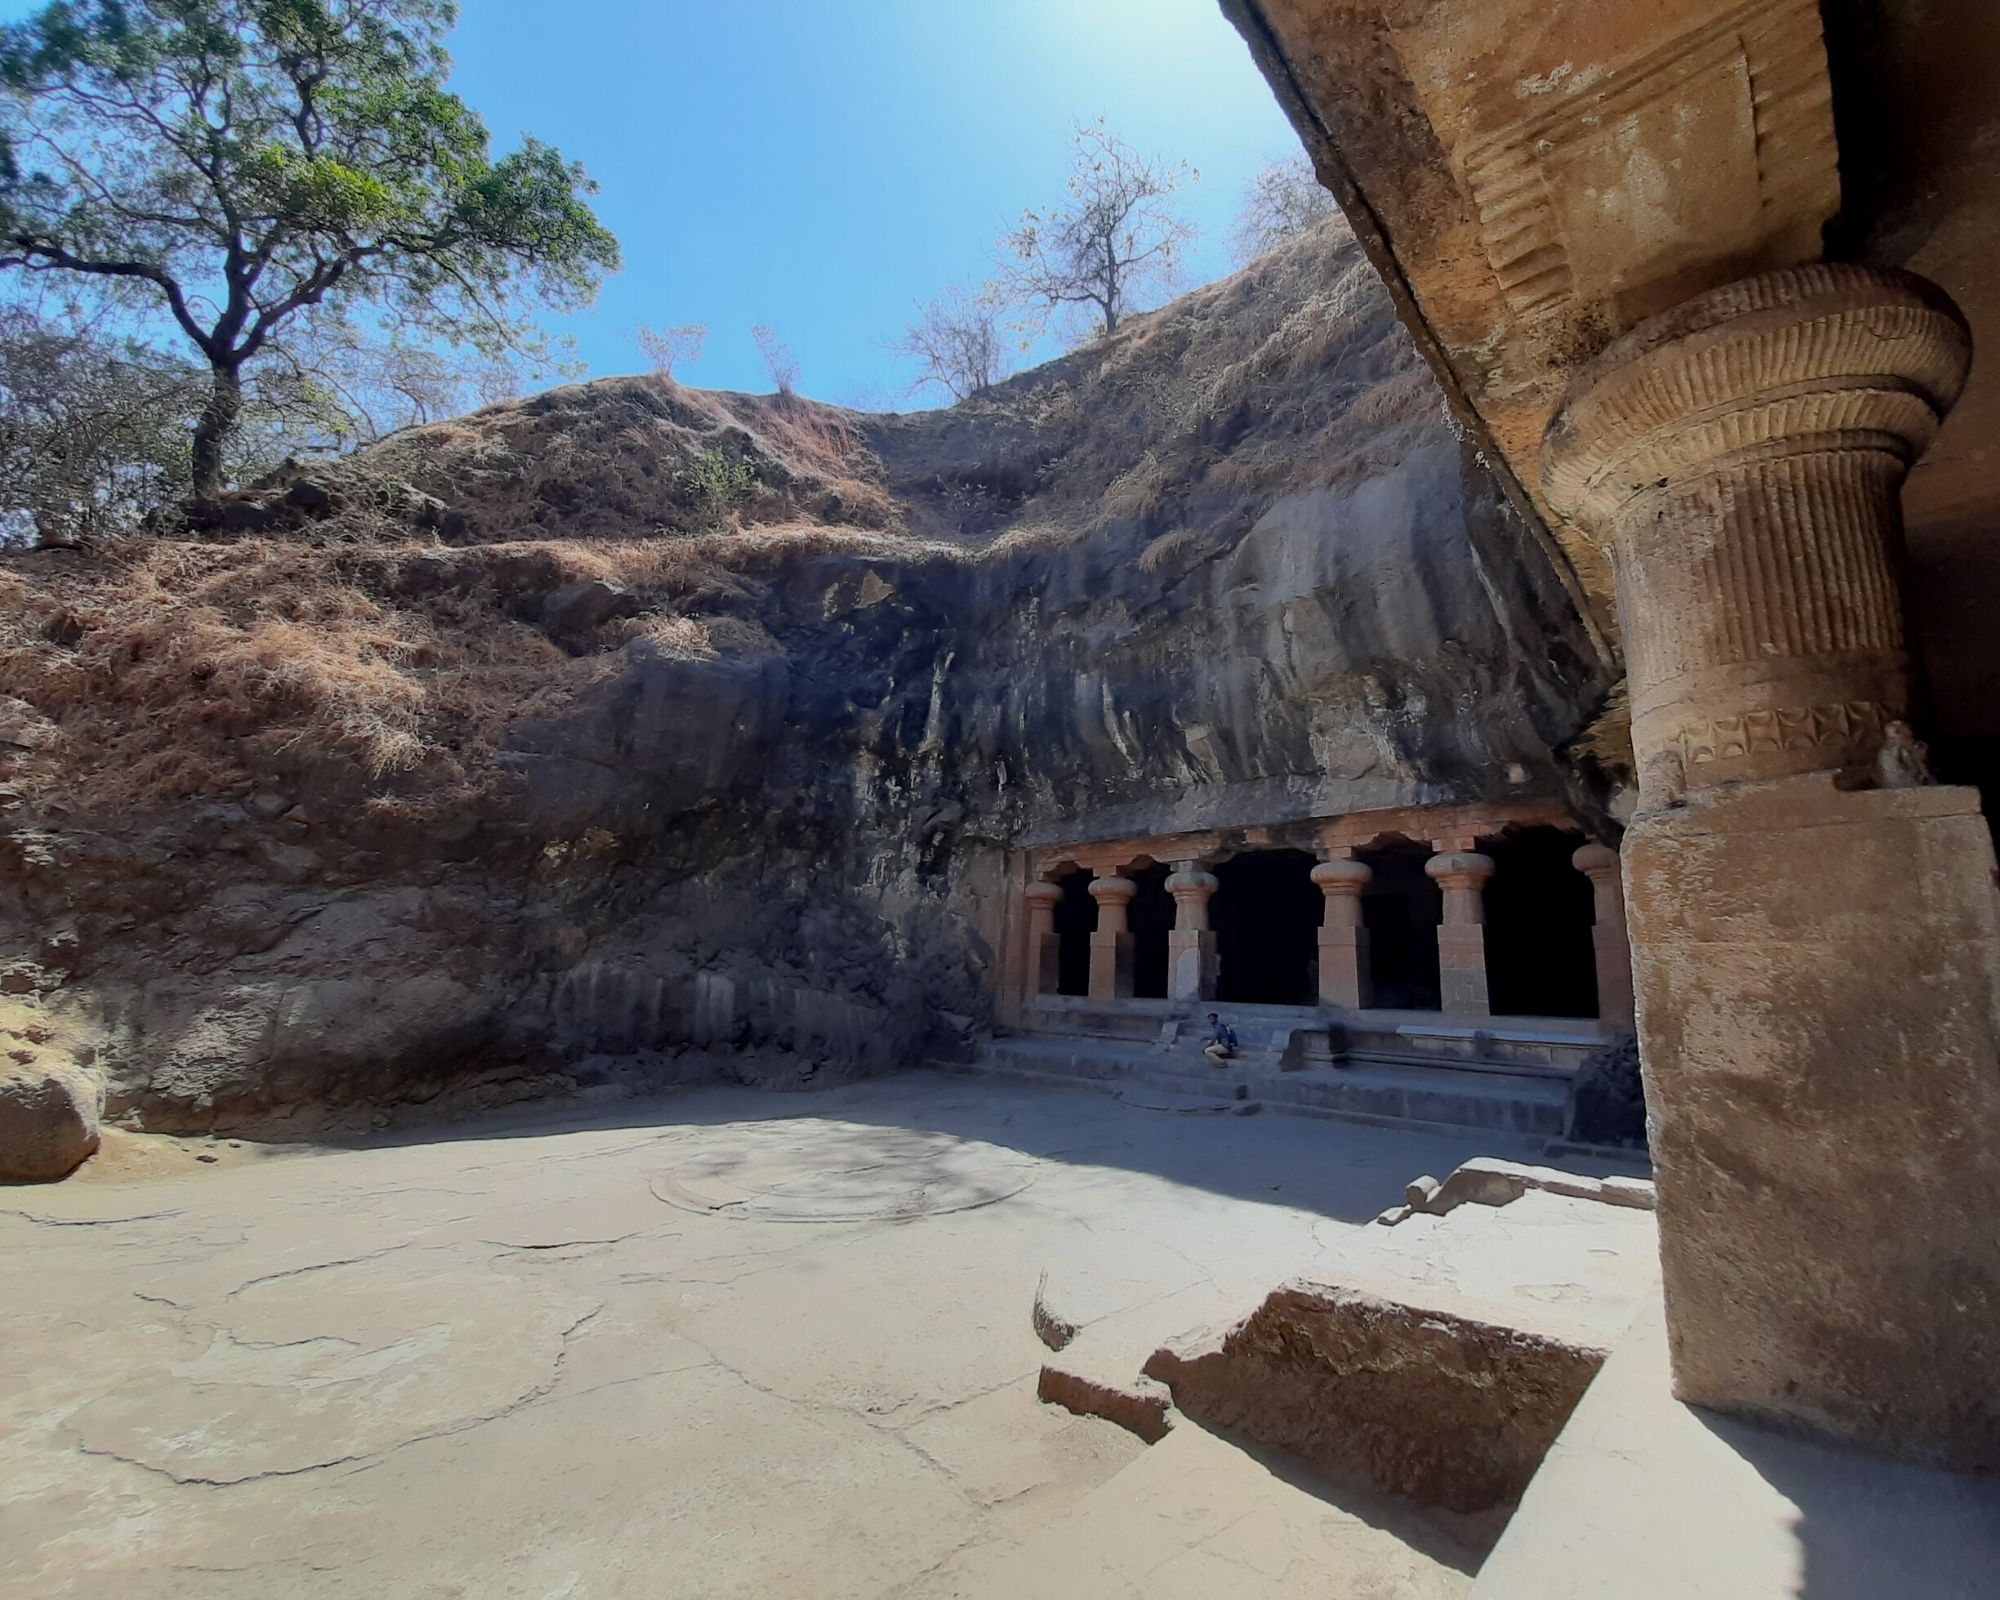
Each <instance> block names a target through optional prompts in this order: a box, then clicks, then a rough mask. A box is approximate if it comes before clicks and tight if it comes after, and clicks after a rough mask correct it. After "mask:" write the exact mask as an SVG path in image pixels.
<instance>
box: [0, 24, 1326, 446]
mask: <svg viewBox="0 0 2000 1600" xmlns="http://www.w3.org/2000/svg"><path fill="white" fill-rule="evenodd" d="M28 9H30V7H28V6H26V5H15V4H11V3H9V4H6V5H4V7H0V11H4V12H16V13H18V12H24V11H26V10H28ZM451 48H452V54H453V56H454V58H455V60H456V62H457V70H456V73H455V75H454V78H453V86H454V87H455V88H456V89H457V90H458V92H459V93H461V94H462V95H464V96H465V98H466V99H467V100H468V101H469V102H470V103H471V104H472V105H473V106H475V107H476V108H478V109H479V110H480V111H481V112H482V113H484V115H485V117H486V119H487V123H488V126H489V127H490V128H491V129H492V130H493V134H494V137H495V140H496V143H498V144H499V145H500V146H501V147H502V148H505V147H508V146H511V145H512V144H513V143H514V142H515V141H516V140H517V139H518V137H519V135H520V134H522V133H524V132H532V133H534V134H535V135H537V136H538V137H540V138H543V139H546V140H548V141H549V142H551V143H553V144H555V145H557V146H558V147H559V148H560V149H561V150H562V151H563V153H564V154H565V155H567V156H569V157H571V158H572V159H574V160H580V161H582V162H583V163H584V165H585V166H586V167H587V168H588V169H589V171H590V173H591V175H592V176H593V177H594V178H596V180H597V181H598V182H599V183H600V184H601V185H602V186H603V190H602V193H601V194H600V195H599V196H598V205H599V213H600V215H601V216H602V217H603V219H604V221H605V223H606V224H607V225H608V226H609V227H610V228H611V230H612V231H613V232H614V233H616V234H617V235H618V238H619V240H620V242H621V243H622V244H623V246H624V250H625V270H624V272H623V273H622V274H620V275H619V276H618V277H617V278H615V279H613V280H612V281H611V282H609V283H608V284H607V285H606V286H605V289H604V293H603V295H602V297H601V298H600V300H599V301H598V303H597V305H596V307H595V308H594V309H593V310H591V311H590V312H587V313H585V314H583V315H582V316H579V317H574V318H569V319H565V320H564V322H563V323H562V324H560V325H561V326H563V327H565V328H566V329H567V330H568V331H569V332H571V333H573V334H574V336H575V337H576V340H577V343H578V346H579V353H580V354H581V355H582V356H583V357H584V358H585V359H586V360H587V361H588V362H589V365H590V369H591V372H592V373H593V374H594V375H599V376H602V375H604V374H608V373H616V372H630V371H637V370H641V369H642V368H643V365H644V363H643V361H642V359H641V358H640V356H639V353H638V351H637V348H636V347H635V346H634V344H633V343H632V337H631V336H632V330H633V328H634V327H635V326H636V325H638V324H640V323H651V324H654V325H656V326H665V325H671V324H675V323H683V322H699V323H705V324H706V325H707V326H708V328H709V341H708V349H707V353H706V354H705V355H704V357H703V359H702V361H701V363H700V364H699V365H698V366H696V367H693V368H689V369H687V370H686V371H685V372H684V373H683V374H682V376H683V377H684V378H685V379H686V380H687V381H689V382H693V383H696V384H700V385H702V386H703V387H707V388H743V389H768V388H769V387H770V384H769V382H768V381H767V379H766V378H765V376H764V373H763V368H762V364H761V362H760V361H759V360H758V358H757V355H756V351H755V349H754V347H753V346H752V344H751V342H750V333H749V330H750V326H751V324H753V323H756V322H768V323H770V324H772V325H773V326H774V327H775V328H776V329H777V330H778V332H779V333H780V334H781V335H782V336H783V337H784V338H785V339H786V340H787V341H788V342H789V343H790V344H791V346H792V347H793V349H794V351H795V352H796V354H797V356H798V358H799V361H800V364H801V367H802V369H803V376H802V378H801V381H800V388H801V389H802V390H803V391H804V392H806V393H807V394H810V395H813V396H815V397H816V398H820V399H825V400H832V401H837V402H842V403H846V404H856V405H867V406H870V407H874V408H902V407H906V406H908V405H910V404H912V403H915V402H912V401H911V400H909V399H908V398H906V397H905V394H904V391H905V389H906V387H907V385H908V383H909V381H910V378H911V377H912V376H913V373H912V369H911V367H910V364H909V362H908V361H907V360H906V359H905V358H900V357H897V356H894V355H892V354H890V353H889V352H888V351H887V350H886V349H884V348H883V347H884V345H885V344H887V343H888V342H890V341H892V340H893V339H894V338H895V337H896V335H897V334H898V332H899V331H900V330H901V328H902V327H903V325H904V324H905V323H906V322H907V321H908V320H909V314H910V308H911V303H912V302H913V301H914V300H916V299H918V298H920V297H923V296H926V295H929V294H932V293H935V292H936V291H938V290H940V289H942V288H944V287H945V286H946V285H948V284H951V283H954V282H958V283H965V284H968V285H971V284H976V283H977V282H979V281H980V280H982V279H984V278H985V277H987V276H989V275H990V274H991V271H992V263H993V241H994V240H995V239H996V238H997V237H998V235H999V234H1000V233H1001V232H1002V231H1003V230H1004V229H1005V228H1006V227H1007V226H1009V225H1010V224H1011V223H1012V222H1013V221H1014V220H1015V219H1016V218H1017V217H1018V215H1019V213H1020V212H1021V210H1022V209H1023V208H1024V207H1026V206H1029V205H1033V204H1036V203H1039V202H1042V201H1045V200H1048V199H1051V198H1054V197H1056V196H1058V195H1059V194H1060V192H1061V186H1062V182H1063V179H1064V177H1065V175H1066V173H1067V170H1068V163H1067V156H1068V146H1067V141H1068V137H1069V131H1070V127H1071V125H1072V123H1073V122H1075V121H1076V120H1078V119H1080V118H1089V117H1094V116H1097V115H1100V114H1101V115H1103V116H1104V117H1105V118H1106V119H1107V120H1108V122H1109V125H1110V127H1111V129H1112V130H1113V131H1114V132H1116V133H1118V134H1119V135H1120V136H1121V137H1123V138H1124V139H1125V140H1126V141H1127V142H1128V143H1130V144H1132V145H1133V146H1135V147H1136V148H1138V149H1140V150H1142V151H1144V152H1146V153H1148V154H1157V155H1161V156H1167V157H1172V158H1176V159H1180V158H1185V159H1186V160H1188V161H1191V162H1192V163H1194V164H1195V165H1196V166H1197V167H1199V168H1200V169H1201V177H1202V181H1201V183H1200V184H1199V185H1198V186H1196V187H1195V188H1194V189H1193V190H1192V191H1191V192H1190V193H1189V194H1188V196H1187V211H1188V214H1189V215H1190V216H1191V217H1192V218H1193V220H1194V221H1196V222H1197V223H1198V224H1199V225H1200V226H1201V228H1202V229H1203V238H1202V240H1201V242H1200V244H1199V245H1198V246H1197V247H1196V248H1195V250H1194V252H1193V253H1192V254H1191V256H1190V258H1189V267H1190V273H1191V281H1193V282H1200V281H1203V280H1205V279H1208V278H1213V277H1217V276H1220V275H1221V274H1222V273H1224V272H1226V271H1227V270H1228V269H1229V262H1228V259H1227V249H1226V243H1225V238H1224V235H1225V233H1226V231H1227V228H1228V225H1229V222H1230V220H1231V218H1232V217H1233V216H1234V214H1235V212H1236V209H1237V206H1238V203H1239V199H1240V196H1241V193H1242V189H1243V185H1244V183H1245V182H1246V181H1247V179H1248V178H1249V176H1250V175H1251V173H1252V172H1254V171H1255V170H1256V169H1257V168H1258V167H1259V166H1261V165H1262V164H1263V163H1264V162H1265V161H1268V160H1271V159H1273V158H1276V157H1279V156H1284V155H1289V154H1292V153H1294V152H1295V151H1296V150H1297V141H1296V139H1295V137H1294V135H1293V134H1292V132H1291V129H1290V127H1289V125H1288V124H1287V123H1286V122H1285V120H1284V118H1283V116H1282V115H1281V114H1280V113H1279V111H1278V109H1277V106H1276V103H1275V102H1274V100H1273V99H1272V96H1271V92H1270V89H1269V88H1268V87H1267V86H1266V85H1265V83H1264V81H1263V79H1262V78H1261V77H1260V76H1259V75H1258V73H1257V71H1256V69H1255V67H1254V66H1253V65H1252V64H1251V61H1250V55H1249V51H1248V49H1247V48H1246V47H1245V45H1244V44H1243V41H1242V40H1241V38H1239V37H1238V35H1237V33H1236V31H1235V30H1234V29H1233V28H1232V27H1230V26H1229V24H1228V23H1227V22H1226V21H1224V19H1223V17H1222V14H1221V12H1220V10H1219V9H1218V7H1217V5H1216V3H1215V0H560V3H558V0H464V3H463V8H462V15H461V20H460V23H459V28H458V31H457V33H456V34H455V35H454V37H453V39H452V44H451Z"/></svg>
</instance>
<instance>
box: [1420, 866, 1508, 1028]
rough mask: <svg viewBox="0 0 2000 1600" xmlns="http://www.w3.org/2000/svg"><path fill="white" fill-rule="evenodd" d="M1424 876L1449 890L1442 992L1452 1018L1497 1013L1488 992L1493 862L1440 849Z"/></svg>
mask: <svg viewBox="0 0 2000 1600" xmlns="http://www.w3.org/2000/svg"><path fill="white" fill-rule="evenodd" d="M1424 871H1425V872H1426V873H1427V874H1428V875H1429V876H1430V878H1431V881H1432V882H1434V883H1435V884H1436V885H1437V886H1438V887H1439V888H1440V889H1442V890H1444V918H1443V920H1442V921H1441V922H1440V923H1439V924H1438V988H1439V990H1440V992H1441V994H1442V996H1443V1006H1444V1010H1445V1013H1446V1014H1447V1015H1448V1016H1455V1017H1485V1016H1491V1015H1492V1012H1493V1004H1492V1001H1491V1000H1490V999H1489V998H1488V997H1487V992H1486V907H1485V905H1484V904H1483V894H1484V890H1485V888H1486V880H1487V879H1488V878H1490V877H1492V876H1493V858H1492V857H1491V856H1483V855H1481V854H1480V853H1479V852H1478V851H1477V850H1469V849H1467V850H1455V849H1452V848H1450V847H1448V846H1446V845H1442V844H1441V845H1440V846H1439V853H1438V854H1437V855H1434V856H1432V857H1431V858H1430V860H1428V861H1426V862H1425V863H1424Z"/></svg>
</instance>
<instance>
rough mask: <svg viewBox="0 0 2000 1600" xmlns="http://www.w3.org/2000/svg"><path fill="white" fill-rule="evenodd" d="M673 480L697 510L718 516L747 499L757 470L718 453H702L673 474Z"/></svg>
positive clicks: (753, 484)
mask: <svg viewBox="0 0 2000 1600" xmlns="http://www.w3.org/2000/svg"><path fill="white" fill-rule="evenodd" d="M674 481H675V483H677V484H678V485H679V487H680V491H681V493H682V494H684V495H686V496H687V498H688V499H689V500H691V501H693V502H694V505H695V507H696V509H697V510H699V511H701V512H702V513H703V514H705V515H707V516H711V517H719V516H721V515H722V514H723V513H724V512H726V511H728V510H729V508H730V507H731V506H738V505H741V504H742V503H743V502H744V501H745V500H748V499H749V498H750V495H751V493H752V491H753V490H755V489H756V487H757V469H756V467H755V466H754V465H753V464H751V463H750V462H748V461H737V460H734V459H733V458H731V457H729V456H726V455H724V454H723V453H722V452H721V451H720V450H704V451H702V453H701V454H700V455H698V456H696V457H695V458H694V460H692V461H690V462H689V463H688V464H687V465H686V466H684V467H682V468H681V470H680V471H679V472H678V473H676V474H675V477H674Z"/></svg>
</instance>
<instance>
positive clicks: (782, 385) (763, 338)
mask: <svg viewBox="0 0 2000 1600" xmlns="http://www.w3.org/2000/svg"><path fill="white" fill-rule="evenodd" d="M750 337H751V338H752V339H753V340H755V341H756V344H757V354H759V355H760V356H762V357H763V358H764V370H765V371H767V372H768V373H770V374H771V382H772V384H773V385H775V386H776V388H777V391H778V393H779V394H781V395H783V396H784V397H785V398H786V399H787V400H789V399H791V398H792V396H793V395H795V394H797V393H798V392H799V358H798V357H797V356H795V355H793V354H792V347H791V346H790V345H788V344H786V343H785V341H784V340H783V339H780V338H779V337H778V330H777V329H776V328H774V327H772V326H771V325H770V323H768V322H760V323H757V324H756V325H755V326H754V327H752V328H751V330H750Z"/></svg>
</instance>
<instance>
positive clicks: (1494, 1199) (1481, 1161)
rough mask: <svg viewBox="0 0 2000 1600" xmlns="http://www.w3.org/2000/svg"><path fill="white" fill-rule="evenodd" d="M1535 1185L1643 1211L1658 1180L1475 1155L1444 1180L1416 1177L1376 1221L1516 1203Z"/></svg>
mask: <svg viewBox="0 0 2000 1600" xmlns="http://www.w3.org/2000/svg"><path fill="white" fill-rule="evenodd" d="M1530 1189H1539V1190H1542V1191H1543V1192H1545V1193H1547V1194H1557V1195H1562V1196H1565V1197H1566V1198H1568V1199H1571V1200H1596V1201H1600V1202H1602V1203H1603V1204H1605V1205H1613V1206H1630V1207H1633V1208H1634V1209H1636V1210H1642V1211H1651V1210H1652V1209H1653V1208H1654V1203H1655V1199H1654V1189H1653V1185H1652V1183H1651V1182H1649V1181H1648V1180H1647V1179H1644V1178H1621V1177H1611V1178H1588V1177H1582V1176H1580V1175H1578V1174H1577V1173H1574V1172H1564V1171H1561V1170H1560V1169H1559V1168H1556V1167H1530V1166H1524V1165H1522V1164H1521V1163H1520V1162H1517V1161H1500V1160H1497V1159H1495V1158H1493V1157H1491V1156H1475V1157H1474V1158H1473V1159H1472V1160H1470V1161H1468V1162H1466V1163H1464V1164H1463V1165H1462V1166H1460V1167H1459V1168H1458V1169H1457V1170H1456V1171H1455V1172H1453V1173H1452V1175H1451V1176H1450V1177H1448V1178H1446V1179H1445V1180H1444V1182H1443V1183H1439V1182H1438V1181H1437V1179H1435V1178H1433V1177H1431V1176H1430V1175H1429V1174H1428V1173H1426V1174H1425V1175H1424V1176H1422V1177H1420V1178H1416V1179H1413V1180H1412V1181H1411V1182H1410V1185H1409V1187H1408V1188H1407V1189H1405V1190H1404V1192H1403V1203H1402V1204H1401V1205H1400V1206H1391V1207H1390V1208H1389V1209H1388V1210H1386V1211H1384V1212H1382V1213H1381V1214H1380V1215H1379V1216H1378V1217H1376V1219H1375V1220H1376V1221H1377V1222H1380V1223H1383V1224H1385V1225H1386V1226H1388V1227H1392V1228H1393V1227H1394V1226H1395V1225H1396V1224H1397V1223H1399V1222H1402V1221H1404V1220H1405V1219H1407V1218H1409V1217H1413V1216H1418V1215H1422V1216H1427V1217H1442V1216H1445V1215H1447V1214H1448V1213H1450V1212H1452V1211H1455V1210H1457V1209H1458V1207H1460V1206H1463V1205H1479V1206H1504V1205H1511V1204H1513V1202H1514V1201H1516V1200H1518V1199H1520V1198H1521V1196H1522V1195H1524V1194H1526V1193H1527V1192H1528V1191H1529V1190H1530Z"/></svg>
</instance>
